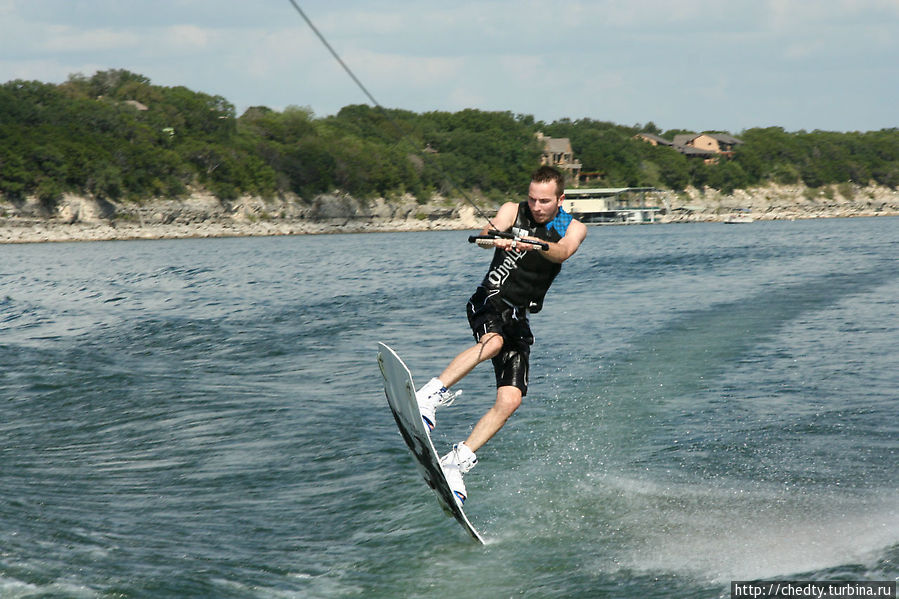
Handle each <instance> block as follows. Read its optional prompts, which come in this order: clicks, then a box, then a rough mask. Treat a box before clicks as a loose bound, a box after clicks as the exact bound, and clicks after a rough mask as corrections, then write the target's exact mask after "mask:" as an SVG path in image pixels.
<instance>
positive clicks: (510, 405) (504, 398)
mask: <svg viewBox="0 0 899 599" xmlns="http://www.w3.org/2000/svg"><path fill="white" fill-rule="evenodd" d="M521 397H522V396H521V389H519V388H518V387H512V386H505V387H500V388H499V389H497V390H496V403H495V404H493V407H492V408H490V409H489V410H488V411H487V413H486V414H484V415H483V416H482V417H481V419H480V420H479V421H478V423H477V424H476V425H475V427H474V430H472V431H471V434H470V435H469V436H468V439H466V440H465V445H467V446H468V447H469V448H470V449H471V450H472V451H477V450H478V449H480V448H481V447H482V446H483V445H484V444H485V443H486V442H487V441H489V440H490V438H491V437H493V435H495V434H496V433H497V431H499V429H501V428H502V427H503V425H504V424H505V423H506V421H507V420H508V419H509V417H510V416H511V415H512V414H513V413H515V410H517V409H518V406H520V405H521Z"/></svg>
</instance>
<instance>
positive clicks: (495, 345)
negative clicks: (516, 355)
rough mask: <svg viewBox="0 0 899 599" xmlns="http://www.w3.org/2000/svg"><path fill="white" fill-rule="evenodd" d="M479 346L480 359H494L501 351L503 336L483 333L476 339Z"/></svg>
mask: <svg viewBox="0 0 899 599" xmlns="http://www.w3.org/2000/svg"><path fill="white" fill-rule="evenodd" d="M478 344H479V345H480V346H481V359H482V360H487V359H490V358H495V357H496V356H498V355H499V352H501V351H502V350H503V336H502V335H500V334H499V333H485V334H484V335H481V338H480V339H478Z"/></svg>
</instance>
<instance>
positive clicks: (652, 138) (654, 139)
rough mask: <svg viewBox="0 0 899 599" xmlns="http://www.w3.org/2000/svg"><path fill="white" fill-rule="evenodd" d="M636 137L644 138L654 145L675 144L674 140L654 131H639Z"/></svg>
mask: <svg viewBox="0 0 899 599" xmlns="http://www.w3.org/2000/svg"><path fill="white" fill-rule="evenodd" d="M634 137H635V138H636V139H642V140H643V141H645V142H646V143H649V144H652V145H654V146H673V145H674V142H672V141H669V140H667V139H665V138H664V137H659V136H658V135H655V134H653V133H638V134H636V135H635V136H634Z"/></svg>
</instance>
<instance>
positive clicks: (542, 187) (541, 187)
mask: <svg viewBox="0 0 899 599" xmlns="http://www.w3.org/2000/svg"><path fill="white" fill-rule="evenodd" d="M562 197H563V196H559V197H556V183H555V182H554V181H547V182H545V183H535V182H533V181H531V186H530V187H529V188H528V207H529V208H530V209H531V215H532V216H533V217H534V220H535V221H537V224H540V225H543V224H546V223H548V222H549V221H551V220H552V219H553V218H554V217H555V216H556V212H558V210H559V207H560V206H561V205H562Z"/></svg>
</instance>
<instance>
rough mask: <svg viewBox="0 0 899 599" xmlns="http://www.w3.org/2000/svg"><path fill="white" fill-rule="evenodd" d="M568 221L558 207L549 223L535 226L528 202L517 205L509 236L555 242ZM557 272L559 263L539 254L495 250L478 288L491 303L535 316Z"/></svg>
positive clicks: (560, 267)
mask: <svg viewBox="0 0 899 599" xmlns="http://www.w3.org/2000/svg"><path fill="white" fill-rule="evenodd" d="M571 220H572V217H571V215H570V214H568V213H567V212H565V211H564V210H563V209H562V208H561V206H560V207H559V212H558V214H556V216H555V218H553V220H551V221H550V222H548V223H545V224H542V225H541V224H537V222H536V221H534V217H533V216H532V215H531V210H530V208H528V203H527V202H520V203H519V204H518V216H517V217H516V218H515V224H514V225H513V226H512V233H513V234H515V235H516V236H518V237H536V238H537V239H542V240H543V241H552V242H556V241H559V240H560V239H562V237H564V236H565V232H566V231H567V230H568V225H569V224H570V223H571ZM560 270H562V265H561V264H558V263H556V262H552V261H550V260H547V259H546V258H545V257H543V256H542V255H541V254H540V252H539V251H534V250H532V251H529V252H525V251H519V250H517V249H514V250H512V249H510V250H501V249H499V248H497V249H496V250H495V251H494V252H493V261H492V262H491V263H490V268H489V269H488V270H487V275H486V276H485V277H484V280H483V281H482V282H481V287H483V288H485V289H486V290H487V296H488V297H490V298H492V299H493V300H494V301H496V300H497V299H499V300H502V301H504V302H505V303H506V304H508V305H511V306H515V307H517V308H527V309H528V310H529V311H530V312H534V313H536V312H539V311H540V310H541V309H542V308H543V298H544V297H545V296H546V292H547V291H549V286H550V285H552V282H553V279H555V278H556V275H557V274H559V271H560Z"/></svg>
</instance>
